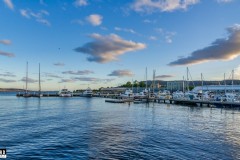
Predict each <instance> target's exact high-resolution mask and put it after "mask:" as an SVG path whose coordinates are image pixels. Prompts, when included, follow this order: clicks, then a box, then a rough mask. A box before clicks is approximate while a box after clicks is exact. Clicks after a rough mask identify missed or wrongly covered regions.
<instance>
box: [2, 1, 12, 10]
mask: <svg viewBox="0 0 240 160" xmlns="http://www.w3.org/2000/svg"><path fill="white" fill-rule="evenodd" d="M3 2H4V3H5V5H6V6H7V7H8V8H9V9H11V10H14V6H13V3H12V0H3Z"/></svg>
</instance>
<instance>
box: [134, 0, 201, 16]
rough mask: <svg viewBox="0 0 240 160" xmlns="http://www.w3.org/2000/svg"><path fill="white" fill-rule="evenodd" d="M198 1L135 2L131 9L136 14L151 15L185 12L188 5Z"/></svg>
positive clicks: (141, 0) (137, 0) (156, 0)
mask: <svg viewBox="0 0 240 160" xmlns="http://www.w3.org/2000/svg"><path fill="white" fill-rule="evenodd" d="M199 1H200V0H135V2H134V3H132V4H131V7H130V8H131V9H133V10H134V11H136V12H146V13H153V12H156V11H160V12H171V11H175V10H179V9H183V10H186V9H187V8H188V7H189V6H190V5H194V4H196V3H198V2H199Z"/></svg>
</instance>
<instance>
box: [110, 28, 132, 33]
mask: <svg viewBox="0 0 240 160" xmlns="http://www.w3.org/2000/svg"><path fill="white" fill-rule="evenodd" d="M114 29H115V30H116V31H124V32H128V33H132V34H135V33H136V32H135V31H134V30H133V29H129V28H120V27H115V28H114Z"/></svg>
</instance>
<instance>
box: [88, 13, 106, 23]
mask: <svg viewBox="0 0 240 160" xmlns="http://www.w3.org/2000/svg"><path fill="white" fill-rule="evenodd" d="M102 19H103V17H102V16H101V15H99V14H91V15H89V16H88V17H86V20H87V21H88V22H89V23H90V24H91V25H93V26H99V25H101V24H102Z"/></svg>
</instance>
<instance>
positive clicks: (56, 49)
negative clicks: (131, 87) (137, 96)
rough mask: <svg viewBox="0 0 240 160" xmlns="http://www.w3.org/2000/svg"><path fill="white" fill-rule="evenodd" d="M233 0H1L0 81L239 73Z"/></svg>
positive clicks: (50, 84)
mask: <svg viewBox="0 0 240 160" xmlns="http://www.w3.org/2000/svg"><path fill="white" fill-rule="evenodd" d="M239 7H240V1H239V0H121V1H116V0H72V1H70V0H68V1H64V0H34V1H21V0H1V1H0V59H1V63H0V87H1V88H9V87H10V88H24V85H25V83H24V81H25V79H26V78H25V71H26V62H27V61H28V62H29V82H30V83H29V89H37V88H38V83H37V80H38V63H41V74H42V81H43V82H42V88H43V90H58V89H60V88H63V87H64V86H66V87H67V88H69V89H71V90H74V89H84V88H86V87H87V86H88V85H89V86H90V87H91V88H100V87H111V86H116V85H119V84H123V83H125V82H127V81H132V79H134V80H135V79H137V80H144V77H145V68H146V67H147V68H148V77H149V79H152V72H153V69H155V70H156V75H157V79H160V80H180V79H182V77H183V76H185V77H186V67H187V66H188V67H189V69H190V72H191V75H192V78H193V80H199V79H200V74H201V73H203V75H204V77H205V79H206V80H222V79H223V74H224V73H226V75H227V76H226V77H227V78H228V77H229V76H230V73H231V70H232V69H234V70H235V78H236V79H239V78H240V67H239V62H240V61H239V60H240V58H239V55H240V11H239Z"/></svg>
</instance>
